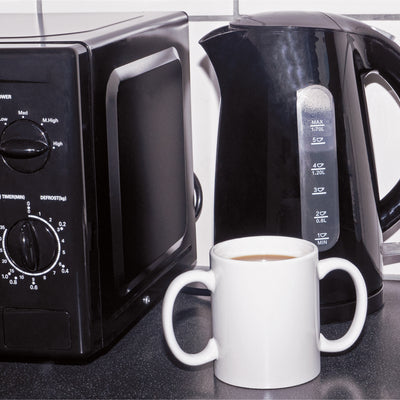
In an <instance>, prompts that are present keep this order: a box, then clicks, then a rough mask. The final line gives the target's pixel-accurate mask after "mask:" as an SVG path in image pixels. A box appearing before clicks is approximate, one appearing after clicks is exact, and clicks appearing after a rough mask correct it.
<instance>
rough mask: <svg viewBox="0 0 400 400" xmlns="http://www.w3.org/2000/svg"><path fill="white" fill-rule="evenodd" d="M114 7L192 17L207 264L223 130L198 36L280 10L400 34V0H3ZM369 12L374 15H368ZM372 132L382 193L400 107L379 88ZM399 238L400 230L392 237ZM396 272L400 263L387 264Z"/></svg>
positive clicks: (29, 6)
mask: <svg viewBox="0 0 400 400" xmlns="http://www.w3.org/2000/svg"><path fill="white" fill-rule="evenodd" d="M37 7H38V8H41V9H42V10H43V12H90V11H101V12H112V11H146V10H147V11H162V10H165V11H169V10H183V11H186V12H187V13H188V15H189V17H190V24H189V33H190V50H191V89H192V121H193V147H194V167H195V172H196V174H197V175H198V177H199V179H200V181H201V183H202V186H203V191H204V206H203V212H202V215H201V217H200V219H199V221H198V222H197V237H198V263H199V265H208V249H209V247H210V246H211V245H212V240H213V237H212V231H213V226H212V221H213V177H214V163H215V149H216V139H217V129H218V113H219V110H218V108H219V90H218V84H217V81H216V78H215V74H214V71H213V68H212V66H211V64H210V62H209V61H208V59H207V56H206V54H205V52H204V51H203V49H202V48H201V46H200V45H199V44H198V41H199V39H200V38H201V37H202V36H203V35H205V34H206V33H208V32H209V31H211V30H212V29H214V28H217V27H219V26H223V25H226V24H228V23H229V19H230V18H232V17H233V16H234V15H237V14H238V13H240V14H251V13H258V12H263V11H277V10H320V11H326V12H335V13H343V14H353V15H358V16H363V18H369V20H368V21H366V22H368V23H372V24H373V25H375V26H377V27H379V28H381V29H384V30H386V31H388V32H390V33H392V34H394V35H395V36H397V37H398V38H400V1H399V0H379V1H377V0H376V1H369V2H365V1H362V0H319V1H317V0H302V1H301V2H299V1H298V0H279V1H272V0H269V1H268V0H131V1H129V0H114V1H113V0H109V1H105V0H42V1H40V0H0V12H3V13H6V12H35V11H36V8H37ZM366 14H375V15H370V16H369V17H368V16H365V15H366ZM368 92H369V98H370V99H371V101H370V104H369V105H370V114H371V115H370V116H371V125H372V131H373V134H374V136H375V139H377V140H375V141H374V143H375V149H376V159H377V160H376V161H377V169H378V178H379V183H380V189H381V192H382V193H385V192H387V191H388V190H389V189H390V188H391V187H392V186H393V184H394V183H395V182H396V181H397V179H398V178H399V177H400V157H399V156H398V155H397V154H398V153H399V151H398V150H397V149H400V132H398V131H399V129H398V128H397V126H400V111H399V107H398V106H397V105H395V104H394V102H393V100H391V98H390V96H388V95H386V94H382V91H381V90H380V89H379V87H371V88H370V89H368ZM390 240H391V241H393V240H396V241H400V233H398V234H397V235H395V236H394V237H392V238H391V239H390ZM385 268H386V272H387V273H391V274H397V275H398V276H399V279H400V264H395V265H394V266H389V267H385Z"/></svg>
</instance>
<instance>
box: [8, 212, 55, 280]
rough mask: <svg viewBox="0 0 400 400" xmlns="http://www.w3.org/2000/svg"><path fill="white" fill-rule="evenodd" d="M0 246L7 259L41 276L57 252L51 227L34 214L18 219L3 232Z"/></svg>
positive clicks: (18, 266) (20, 267)
mask: <svg viewBox="0 0 400 400" xmlns="http://www.w3.org/2000/svg"><path fill="white" fill-rule="evenodd" d="M3 246H4V250H5V253H6V256H7V258H8V260H9V262H10V263H11V264H12V265H13V266H14V267H15V268H16V269H18V270H19V271H20V272H24V273H27V274H28V275H41V274H44V273H46V272H47V271H49V270H51V269H52V268H53V267H54V265H55V264H56V262H57V261H58V258H59V255H60V243H59V240H58V236H57V234H56V232H55V231H54V228H53V227H52V226H51V225H50V224H49V223H48V222H47V221H45V220H43V219H42V218H39V217H36V216H30V217H29V218H26V219H22V220H20V221H18V222H17V223H15V224H14V225H13V226H12V227H11V228H10V229H9V231H8V232H7V231H6V235H5V243H4V244H3Z"/></svg>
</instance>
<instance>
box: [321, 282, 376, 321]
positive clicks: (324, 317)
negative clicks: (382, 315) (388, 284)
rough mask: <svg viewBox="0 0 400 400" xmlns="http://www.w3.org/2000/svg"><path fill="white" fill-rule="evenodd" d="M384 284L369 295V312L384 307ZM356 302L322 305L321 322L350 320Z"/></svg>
mask: <svg viewBox="0 0 400 400" xmlns="http://www.w3.org/2000/svg"><path fill="white" fill-rule="evenodd" d="M383 304H384V303H383V286H381V288H380V289H378V290H377V291H376V292H375V293H373V294H371V295H369V296H368V311H367V313H368V314H371V313H373V312H375V311H378V310H379V309H381V308H382V307H383ZM355 306H356V302H355V301H351V302H348V303H342V304H332V305H321V314H320V319H321V324H330V323H334V322H345V321H350V320H351V319H352V318H353V316H354V311H355Z"/></svg>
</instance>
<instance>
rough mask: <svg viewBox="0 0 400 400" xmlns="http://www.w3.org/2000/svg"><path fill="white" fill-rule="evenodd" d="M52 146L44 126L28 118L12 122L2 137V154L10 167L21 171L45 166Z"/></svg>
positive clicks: (28, 171) (0, 140) (0, 151)
mask: <svg viewBox="0 0 400 400" xmlns="http://www.w3.org/2000/svg"><path fill="white" fill-rule="evenodd" d="M50 148H51V146H50V143H49V140H48V138H47V135H46V133H45V131H44V130H43V128H42V127H41V126H40V125H38V124H37V123H35V122H33V121H30V120H28V119H18V120H16V121H14V122H12V123H11V124H10V125H8V126H7V127H5V128H4V130H3V132H2V134H1V137H0V154H1V155H2V156H3V159H4V161H5V162H6V164H7V165H8V166H9V167H10V168H12V169H14V170H16V171H19V172H24V173H32V172H35V171H38V170H40V169H41V168H43V167H44V165H45V164H46V162H47V160H48V158H49V154H50Z"/></svg>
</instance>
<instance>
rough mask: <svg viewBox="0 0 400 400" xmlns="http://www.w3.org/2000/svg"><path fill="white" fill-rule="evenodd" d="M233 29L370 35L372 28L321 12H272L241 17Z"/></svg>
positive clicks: (341, 16) (356, 21)
mask: <svg viewBox="0 0 400 400" xmlns="http://www.w3.org/2000/svg"><path fill="white" fill-rule="evenodd" d="M230 26H231V27H232V28H242V29H243V28H245V29H251V28H256V29H257V28H314V29H327V30H335V31H344V32H353V33H358V34H368V33H370V32H371V31H372V28H371V27H370V26H369V25H367V24H365V23H363V22H361V21H359V20H356V19H354V18H350V17H346V16H344V15H338V14H328V13H324V12H320V11H272V12H265V13H261V14H254V15H247V16H246V15H244V16H240V17H239V18H238V19H236V20H235V21H233V22H231V24H230Z"/></svg>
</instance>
